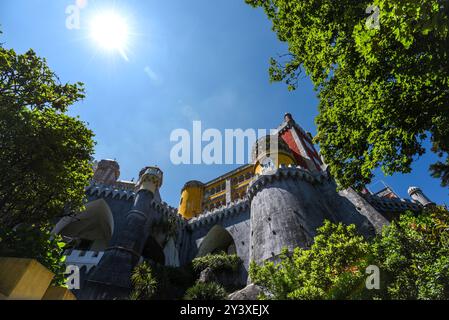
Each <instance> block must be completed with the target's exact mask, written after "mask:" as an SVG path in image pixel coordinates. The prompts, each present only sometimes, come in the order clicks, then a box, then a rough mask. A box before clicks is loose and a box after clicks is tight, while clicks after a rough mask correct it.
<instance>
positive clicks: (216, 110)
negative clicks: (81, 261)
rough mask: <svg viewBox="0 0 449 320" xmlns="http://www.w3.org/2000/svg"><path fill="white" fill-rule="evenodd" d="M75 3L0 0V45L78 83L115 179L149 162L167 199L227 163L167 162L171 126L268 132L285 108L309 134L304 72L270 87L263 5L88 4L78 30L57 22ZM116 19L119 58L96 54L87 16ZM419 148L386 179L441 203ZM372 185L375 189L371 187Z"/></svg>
mask: <svg viewBox="0 0 449 320" xmlns="http://www.w3.org/2000/svg"><path fill="white" fill-rule="evenodd" d="M74 2H75V0H33V1H30V0H1V1H0V24H1V30H2V31H3V32H4V34H3V35H2V36H1V38H0V42H3V43H4V46H5V47H6V48H14V49H15V50H16V51H17V52H19V53H23V52H25V51H26V50H27V49H29V48H33V49H34V50H35V51H36V52H37V53H38V55H40V56H42V57H45V58H46V59H47V61H48V64H49V65H50V67H51V69H52V70H53V71H55V72H56V74H57V75H58V76H59V77H60V79H61V80H62V81H63V82H76V81H81V82H84V83H85V87H86V93H87V97H86V99H85V100H84V101H82V102H80V103H77V104H76V105H75V106H74V107H73V108H72V111H71V114H73V115H79V116H80V117H81V119H83V120H84V121H86V122H87V123H88V124H89V127H90V128H91V129H92V130H93V131H94V132H95V134H96V137H95V140H96V141H97V146H96V155H95V156H96V158H97V159H103V158H115V159H117V161H118V162H119V163H120V167H121V178H122V179H132V178H136V177H137V175H138V172H139V170H140V169H141V168H142V167H144V166H146V165H158V166H159V167H160V168H161V169H162V170H163V171H164V185H163V187H162V189H161V193H162V197H163V199H164V200H165V201H166V202H168V203H169V204H171V205H173V206H177V204H178V202H179V196H180V190H181V188H182V186H183V184H184V183H185V182H186V181H189V180H193V179H195V180H201V181H204V182H206V181H209V180H211V179H213V178H214V177H216V176H218V175H221V174H223V173H225V172H227V171H229V170H230V169H233V168H235V167H236V166H229V165H210V166H207V165H180V166H175V165H173V164H172V163H171V161H170V150H171V148H172V147H173V145H174V143H173V142H170V133H171V132H172V131H173V130H174V129H177V128H185V129H187V130H191V128H192V121H193V120H201V121H202V125H203V129H207V128H217V129H220V130H223V129H225V128H229V129H236V128H242V129H247V128H255V129H257V128H264V129H270V128H275V127H277V126H278V125H279V124H280V123H281V122H282V117H283V114H284V113H285V112H287V111H288V112H291V113H292V114H293V116H294V118H295V120H296V121H297V122H298V123H299V124H301V125H302V126H303V128H304V129H305V130H307V131H310V132H312V133H313V134H314V133H315V132H316V130H315V124H314V118H315V116H316V115H317V105H318V100H317V98H316V94H315V92H314V91H313V87H312V85H311V83H310V81H309V80H308V79H304V80H303V81H302V82H301V85H300V87H299V89H298V90H296V91H295V92H288V90H287V88H286V86H285V85H284V84H282V83H275V84H270V82H269V76H268V61H269V58H270V57H272V56H277V55H279V54H284V53H286V52H287V49H286V46H285V45H284V44H282V43H280V42H279V41H278V40H277V38H276V35H275V34H274V33H273V32H272V31H271V25H270V23H269V22H268V20H267V18H266V16H265V15H264V13H263V12H262V11H261V10H255V9H253V8H251V7H250V6H248V5H246V4H245V3H244V0H213V1H212V0H196V1H181V0H169V1H155V0H141V1H137V0H127V1H118V0H117V1H111V0H110V1H102V0H95V1H94V0H90V1H89V2H88V4H87V6H86V7H85V8H83V9H82V10H81V12H80V22H81V28H80V29H79V30H69V29H67V28H66V18H67V15H66V13H65V10H66V7H67V6H69V5H71V4H74ZM111 9H114V10H115V11H116V12H120V14H121V15H122V16H123V17H125V19H126V20H127V21H128V23H129V28H130V31H131V33H132V34H131V36H130V41H129V47H128V50H127V56H128V61H126V60H125V59H123V58H122V57H121V56H120V55H119V54H117V53H116V52H115V53H114V52H112V53H111V52H104V51H103V50H100V48H99V47H98V45H97V44H96V43H94V42H93V41H92V40H91V39H89V38H88V34H89V29H88V26H89V21H90V20H91V19H92V17H93V16H95V15H96V14H98V13H100V12H104V11H105V10H111ZM434 160H435V157H434V156H433V155H431V154H427V155H425V156H424V157H422V158H421V159H419V160H418V161H417V162H415V164H414V166H413V172H412V173H411V174H408V175H399V174H398V175H394V176H393V177H384V176H383V175H382V174H380V173H379V171H376V172H377V173H378V175H377V177H376V179H375V180H374V181H375V182H376V181H380V180H383V181H384V182H385V183H387V184H388V185H390V186H391V187H392V188H393V189H394V190H395V191H396V192H397V193H398V194H399V195H400V196H402V197H408V195H407V188H408V187H409V186H410V185H418V186H420V187H422V188H423V190H424V191H425V193H426V194H427V195H428V196H430V198H431V199H432V200H434V201H436V202H439V203H449V201H448V197H447V195H448V193H449V190H447V189H446V190H445V189H443V188H441V187H440V186H439V181H438V180H436V179H433V178H431V177H430V175H429V172H428V166H429V164H430V163H432V162H433V161H434ZM380 187H381V185H380V183H377V184H376V185H375V186H374V187H373V188H374V189H379V188H380Z"/></svg>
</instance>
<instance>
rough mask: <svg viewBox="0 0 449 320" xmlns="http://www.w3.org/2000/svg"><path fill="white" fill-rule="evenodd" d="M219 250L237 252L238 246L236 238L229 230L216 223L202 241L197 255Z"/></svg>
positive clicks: (229, 252)
mask: <svg viewBox="0 0 449 320" xmlns="http://www.w3.org/2000/svg"><path fill="white" fill-rule="evenodd" d="M218 252H225V253H227V254H235V253H236V246H235V242H234V238H233V237H232V235H231V234H230V233H229V231H228V230H226V229H225V228H223V227H222V226H220V225H215V226H214V227H212V229H210V230H209V232H208V233H207V235H206V236H205V237H204V239H203V241H202V242H201V244H200V247H199V249H198V254H197V257H201V256H205V255H207V254H214V253H218Z"/></svg>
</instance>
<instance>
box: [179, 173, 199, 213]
mask: <svg viewBox="0 0 449 320" xmlns="http://www.w3.org/2000/svg"><path fill="white" fill-rule="evenodd" d="M203 196H204V184H203V183H202V182H200V181H189V182H187V183H186V184H185V185H184V187H183V188H182V191H181V201H180V203H179V213H180V214H181V215H182V216H183V217H184V218H186V219H191V218H193V217H195V216H196V215H198V214H200V213H201V212H202V211H203Z"/></svg>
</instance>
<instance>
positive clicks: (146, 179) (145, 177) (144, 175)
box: [136, 167, 164, 194]
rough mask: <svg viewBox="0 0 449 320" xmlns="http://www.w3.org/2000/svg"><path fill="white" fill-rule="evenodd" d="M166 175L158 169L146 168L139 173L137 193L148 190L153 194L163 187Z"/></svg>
mask: <svg viewBox="0 0 449 320" xmlns="http://www.w3.org/2000/svg"><path fill="white" fill-rule="evenodd" d="M163 177H164V174H163V172H162V170H161V169H159V168H158V167H145V168H143V169H142V170H141V171H140V173H139V181H138V182H137V184H136V189H137V191H139V190H148V191H151V192H152V193H153V194H154V193H155V192H156V191H157V190H158V189H159V188H160V187H161V186H162V182H163Z"/></svg>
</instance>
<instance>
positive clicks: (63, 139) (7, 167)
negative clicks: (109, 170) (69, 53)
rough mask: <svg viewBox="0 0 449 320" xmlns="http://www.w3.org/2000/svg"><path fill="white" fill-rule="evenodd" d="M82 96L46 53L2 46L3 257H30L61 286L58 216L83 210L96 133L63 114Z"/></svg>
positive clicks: (0, 198) (0, 182)
mask: <svg viewBox="0 0 449 320" xmlns="http://www.w3.org/2000/svg"><path fill="white" fill-rule="evenodd" d="M83 97H84V88H83V84H82V83H75V84H62V83H61V82H60V81H59V79H58V78H57V76H56V75H55V74H54V73H53V72H52V71H51V70H50V69H49V67H48V66H47V62H46V60H45V59H42V58H39V57H38V56H37V55H36V53H35V52H34V51H32V50H29V51H28V52H26V53H25V54H17V53H16V52H15V51H14V50H7V49H5V48H3V46H2V45H0V163H1V166H0V255H2V256H12V257H21V258H34V259H36V260H38V261H39V262H40V263H42V264H43V265H44V266H46V267H47V268H48V269H50V270H51V271H52V272H53V273H55V278H54V284H57V285H63V284H64V272H65V264H64V259H65V257H64V255H63V252H64V250H63V248H64V243H63V242H62V239H61V238H60V237H59V236H55V235H52V234H51V230H52V228H53V226H54V223H55V222H56V221H57V219H58V218H59V217H62V216H64V215H69V214H76V213H78V212H79V211H80V210H82V209H83V208H84V199H85V187H86V186H87V184H88V183H89V180H90V178H91V176H92V167H91V163H90V162H91V155H92V153H93V147H94V142H93V140H92V138H93V133H92V131H90V130H89V129H88V128H87V126H86V124H85V123H84V122H82V121H81V120H80V119H78V118H75V117H71V116H69V115H67V114H66V112H67V111H68V109H69V107H70V106H71V105H72V104H73V103H75V102H77V101H79V100H80V99H82V98H83Z"/></svg>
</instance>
